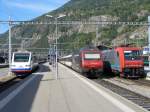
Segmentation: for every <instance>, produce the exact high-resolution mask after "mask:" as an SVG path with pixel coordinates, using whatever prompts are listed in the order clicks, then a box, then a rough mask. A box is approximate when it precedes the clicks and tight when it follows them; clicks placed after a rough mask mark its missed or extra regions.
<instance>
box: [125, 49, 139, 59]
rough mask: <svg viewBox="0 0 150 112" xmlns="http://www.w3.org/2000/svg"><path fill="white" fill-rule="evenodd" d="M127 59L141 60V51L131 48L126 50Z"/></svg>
mask: <svg viewBox="0 0 150 112" xmlns="http://www.w3.org/2000/svg"><path fill="white" fill-rule="evenodd" d="M124 56H125V60H141V51H139V50H131V51H124Z"/></svg>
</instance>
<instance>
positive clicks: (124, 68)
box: [102, 47, 145, 78]
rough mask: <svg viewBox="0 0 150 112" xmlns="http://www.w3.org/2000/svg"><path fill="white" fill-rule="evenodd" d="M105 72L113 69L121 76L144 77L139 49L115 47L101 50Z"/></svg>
mask: <svg viewBox="0 0 150 112" xmlns="http://www.w3.org/2000/svg"><path fill="white" fill-rule="evenodd" d="M102 58H103V61H104V62H105V66H106V67H105V70H104V71H105V72H106V71H107V72H108V71H110V72H111V71H113V72H115V73H118V74H120V76H121V77H127V78H130V77H131V78H133V77H136V78H139V77H144V76H145V73H144V63H143V59H142V56H141V49H140V48H137V47H117V48H114V49H110V50H104V51H103V56H102Z"/></svg>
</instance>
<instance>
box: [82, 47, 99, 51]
mask: <svg viewBox="0 0 150 112" xmlns="http://www.w3.org/2000/svg"><path fill="white" fill-rule="evenodd" d="M83 50H99V49H98V48H97V47H95V46H88V47H83V48H81V49H80V51H83Z"/></svg>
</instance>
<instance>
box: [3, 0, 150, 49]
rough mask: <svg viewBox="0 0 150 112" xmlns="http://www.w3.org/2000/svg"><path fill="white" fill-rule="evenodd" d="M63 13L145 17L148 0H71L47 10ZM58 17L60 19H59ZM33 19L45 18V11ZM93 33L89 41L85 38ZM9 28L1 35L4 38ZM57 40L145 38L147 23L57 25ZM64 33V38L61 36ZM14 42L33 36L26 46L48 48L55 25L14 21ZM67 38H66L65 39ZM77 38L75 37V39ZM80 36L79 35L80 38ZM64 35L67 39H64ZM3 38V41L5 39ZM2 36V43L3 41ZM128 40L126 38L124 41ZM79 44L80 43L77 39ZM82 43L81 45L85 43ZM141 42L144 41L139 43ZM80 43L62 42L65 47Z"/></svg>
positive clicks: (110, 18) (74, 17)
mask: <svg viewBox="0 0 150 112" xmlns="http://www.w3.org/2000/svg"><path fill="white" fill-rule="evenodd" d="M62 13H63V14H66V15H67V16H66V17H65V18H64V19H61V20H65V21H68V20H69V21H76V20H81V21H129V22H132V21H136V22H141V21H147V16H148V15H149V14H150V0H118V1H117V0H70V1H69V2H68V3H66V4H65V5H64V6H62V7H60V8H58V9H57V10H54V11H52V12H49V13H47V14H51V15H54V16H56V15H59V14H62ZM61 20H60V21H61ZM33 21H39V22H41V21H42V22H48V21H50V20H49V18H46V17H45V14H44V15H42V16H40V17H38V18H36V19H35V20H33ZM87 35H90V36H92V38H91V39H92V41H91V40H90V39H87V38H85V37H87ZM7 36H8V32H6V33H5V34H3V35H0V37H4V38H6V37H7ZM58 36H59V40H60V42H66V43H67V42H70V41H72V42H74V44H75V43H77V42H76V41H78V42H80V41H82V43H84V44H87V43H89V42H97V43H103V44H108V45H111V44H114V43H115V44H117V42H118V43H119V42H123V43H124V41H126V40H135V39H137V40H140V39H145V40H146V38H147V27H146V26H126V25H98V26H97V25H83V24H81V25H65V26H64V25H58ZM64 37H65V38H64ZM12 38H13V43H21V39H19V38H32V41H31V40H26V47H39V48H41V47H42V48H43V47H44V48H47V47H49V43H52V42H53V41H54V40H55V38H56V35H55V25H17V26H15V27H13V28H12ZM61 38H63V39H61ZM68 38H69V39H68ZM77 38H78V39H77ZM79 38H80V39H79ZM65 39H66V40H65ZM4 40H5V41H4ZM5 42H6V39H3V41H1V43H5ZM126 42H127V41H126ZM78 44H79V43H78ZM84 44H83V45H84ZM141 45H144V43H142V44H141ZM67 46H68V48H73V46H81V45H72V46H71V45H65V48H67Z"/></svg>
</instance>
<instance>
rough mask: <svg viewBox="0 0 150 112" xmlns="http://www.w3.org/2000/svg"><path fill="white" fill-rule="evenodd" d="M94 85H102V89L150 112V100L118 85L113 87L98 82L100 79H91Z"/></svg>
mask: <svg viewBox="0 0 150 112" xmlns="http://www.w3.org/2000/svg"><path fill="white" fill-rule="evenodd" d="M93 80H94V81H95V82H96V83H98V84H100V85H102V86H103V87H105V88H107V89H109V90H111V91H113V92H114V93H117V94H119V95H120V96H122V97H124V98H126V99H128V100H130V101H132V102H134V103H135V104H137V105H139V106H141V107H143V108H145V109H146V110H148V111H150V98H147V97H144V96H142V95H140V94H137V93H135V92H132V91H130V90H128V89H125V88H122V87H120V86H118V85H115V84H113V83H111V82H108V81H105V80H100V79H93Z"/></svg>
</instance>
